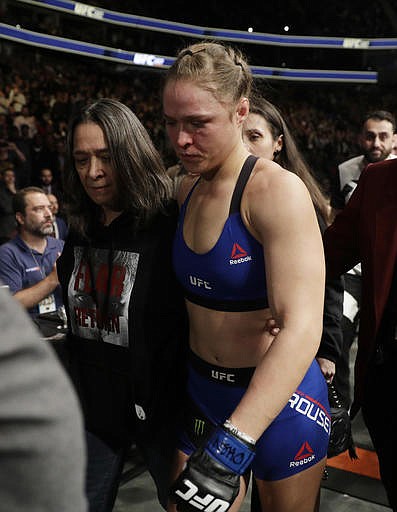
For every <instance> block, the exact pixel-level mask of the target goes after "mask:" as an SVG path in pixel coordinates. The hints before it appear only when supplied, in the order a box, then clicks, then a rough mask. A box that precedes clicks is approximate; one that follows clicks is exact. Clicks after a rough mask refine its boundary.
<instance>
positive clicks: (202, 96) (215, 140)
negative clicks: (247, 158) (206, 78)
mask: <svg viewBox="0 0 397 512" xmlns="http://www.w3.org/2000/svg"><path fill="white" fill-rule="evenodd" d="M245 101H246V100H244V99H242V100H240V102H239V103H238V104H237V105H233V106H232V105H231V104H228V103H221V102H220V101H218V100H217V98H216V97H215V96H214V94H213V93H212V92H211V91H208V90H206V89H204V88H203V87H200V86H199V85H197V84H195V83H194V82H192V81H189V80H176V81H175V80H170V81H169V82H168V83H167V85H166V86H165V89H164V94H163V108H164V118H165V123H166V129H167V134H168V137H169V139H170V142H171V144H172V146H173V148H174V150H175V153H176V155H177V157H178V159H179V160H180V161H181V162H182V164H183V166H184V168H185V169H186V170H187V171H188V172H192V173H200V174H202V173H206V172H210V171H214V170H217V169H218V168H219V167H220V166H221V165H222V163H223V162H224V161H225V160H226V159H227V157H228V155H229V154H230V152H231V151H232V149H233V148H234V147H235V146H236V145H237V144H239V143H241V127H242V123H243V121H244V119H245V117H246V115H247V113H248V102H247V106H245V103H244V102H245Z"/></svg>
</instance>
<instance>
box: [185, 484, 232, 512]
mask: <svg viewBox="0 0 397 512" xmlns="http://www.w3.org/2000/svg"><path fill="white" fill-rule="evenodd" d="M183 483H184V484H185V485H186V487H187V488H188V489H187V491H186V492H182V491H180V490H179V489H178V490H177V491H175V494H177V495H178V496H179V497H180V498H182V499H183V500H185V501H187V502H188V503H190V505H192V506H193V507H195V508H197V509H198V510H204V512H226V510H227V509H228V508H229V507H230V504H229V503H228V502H227V501H225V500H221V499H219V498H215V497H214V496H212V494H207V495H206V496H204V498H201V497H200V496H198V494H197V493H198V490H199V489H198V487H197V486H196V485H194V483H192V482H191V481H190V480H187V479H185V480H184V481H183Z"/></svg>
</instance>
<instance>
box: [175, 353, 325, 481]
mask: <svg viewBox="0 0 397 512" xmlns="http://www.w3.org/2000/svg"><path fill="white" fill-rule="evenodd" d="M254 370H255V368H222V367H219V366H213V365H211V364H209V363H207V362H205V361H203V360H202V359H200V358H199V357H197V356H196V355H195V354H193V353H192V352H191V353H190V358H189V374H188V400H189V403H187V404H186V407H185V417H184V424H183V427H182V428H181V432H180V435H179V449H180V450H182V451H183V452H184V453H186V454H187V455H190V454H191V453H192V452H193V451H195V450H196V448H197V446H198V445H200V444H201V443H205V440H206V438H207V437H208V435H209V434H210V432H211V430H212V428H213V427H214V426H216V425H219V424H222V423H224V421H225V420H226V419H227V418H228V417H229V416H230V415H231V413H232V412H233V411H234V409H235V408H236V406H237V404H238V403H239V402H240V400H241V398H242V396H243V394H244V393H245V390H246V388H247V387H248V385H249V381H250V379H251V376H252V374H253V372H254ZM280 371H282V370H280ZM330 430H331V419H330V411H329V403H328V390H327V385H326V382H325V379H324V377H323V375H322V373H321V371H320V367H319V365H318V363H317V361H316V360H314V361H313V362H312V364H311V366H310V368H309V370H308V371H307V373H306V375H305V377H304V379H303V380H302V382H301V384H300V385H299V386H298V389H297V390H296V392H295V393H294V394H293V395H292V397H291V398H290V400H289V401H288V403H287V405H286V406H285V407H284V409H283V410H282V411H281V412H280V414H279V415H278V416H277V418H276V419H275V420H274V421H273V422H272V424H271V425H270V426H269V427H268V428H267V429H266V431H265V432H264V433H263V434H262V436H261V437H260V438H259V439H258V441H257V443H256V455H255V458H254V460H253V463H252V467H251V469H252V472H253V474H254V476H255V477H256V478H258V479H260V480H266V481H274V480H281V479H283V478H288V477H290V476H292V475H294V474H296V473H299V472H301V471H304V470H305V469H307V468H309V467H310V466H313V465H314V464H316V463H317V462H319V461H320V460H321V459H323V458H324V457H325V456H326V455H327V448H328V441H329V434H330Z"/></svg>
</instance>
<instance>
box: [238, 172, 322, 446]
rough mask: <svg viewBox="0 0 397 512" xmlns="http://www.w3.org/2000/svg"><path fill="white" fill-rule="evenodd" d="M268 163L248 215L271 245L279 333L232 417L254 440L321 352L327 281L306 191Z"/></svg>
mask: <svg viewBox="0 0 397 512" xmlns="http://www.w3.org/2000/svg"><path fill="white" fill-rule="evenodd" d="M259 163H260V165H263V164H262V162H259ZM265 165H266V168H263V169H262V170H261V169H260V168H259V169H258V171H257V173H256V175H255V176H254V177H253V179H252V180H251V182H250V184H249V185H248V186H247V189H246V198H245V200H244V201H243V209H245V211H243V212H242V213H243V215H244V214H245V216H246V218H245V220H246V222H247V225H248V227H249V228H251V231H252V233H253V234H254V236H256V237H257V239H258V240H260V242H261V243H262V244H263V247H264V254H265V266H266V279H267V287H268V295H269V303H270V307H271V311H272V315H273V317H274V318H275V319H276V321H277V324H278V325H279V326H280V332H279V334H278V336H277V337H276V339H275V340H274V342H273V344H272V345H271V347H270V349H269V350H268V352H267V353H266V354H265V356H264V357H263V359H262V361H261V362H260V364H259V365H258V367H257V369H256V371H255V373H254V376H253V378H252V380H251V383H250V386H249V388H248V389H247V391H246V393H245V395H244V397H243V399H242V400H241V402H240V403H239V405H238V406H237V408H236V409H235V411H234V412H233V414H232V416H231V418H230V420H231V422H232V423H233V425H235V426H236V427H237V428H238V429H239V430H240V431H243V432H246V433H247V434H249V435H250V436H252V437H253V438H254V439H257V438H259V436H260V435H261V434H262V432H263V431H264V430H265V429H266V428H267V427H268V426H269V425H270V423H271V422H272V421H273V420H274V418H275V417H276V416H277V415H278V414H279V412H280V411H281V409H282V408H283V407H284V406H285V404H286V403H287V401H288V399H289V398H290V397H291V396H292V394H293V392H294V391H295V390H296V388H297V386H298V385H299V383H300V382H301V381H302V379H303V377H304V375H305V373H306V371H307V369H308V367H309V366H310V364H311V362H312V360H313V358H314V357H315V355H316V352H317V350H318V346H319V343H320V339H321V332H322V316H323V304H324V281H325V269H324V255H323V245H322V240H321V234H320V230H319V227H318V223H317V219H316V215H315V212H314V208H313V205H312V201H311V199H310V196H309V193H308V191H307V189H306V187H305V186H304V185H303V183H302V182H301V180H300V179H299V178H298V177H297V176H295V175H293V174H292V173H289V172H286V171H284V170H281V169H280V168H279V167H278V166H277V167H276V166H269V165H268V164H265ZM244 205H246V206H244Z"/></svg>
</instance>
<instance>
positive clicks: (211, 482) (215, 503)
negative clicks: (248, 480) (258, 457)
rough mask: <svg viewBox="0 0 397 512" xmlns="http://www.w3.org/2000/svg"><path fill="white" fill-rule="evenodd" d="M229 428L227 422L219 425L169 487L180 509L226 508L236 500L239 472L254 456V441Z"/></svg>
mask: <svg viewBox="0 0 397 512" xmlns="http://www.w3.org/2000/svg"><path fill="white" fill-rule="evenodd" d="M230 428H231V429H232V430H233V427H232V426H230V427H229V426H227V423H226V424H225V425H224V426H219V427H217V428H216V429H215V430H214V432H213V433H212V435H211V436H210V438H209V440H208V442H207V443H206V444H205V445H204V446H203V447H201V448H199V449H198V450H196V451H195V452H194V453H193V454H192V455H191V457H190V458H189V460H188V461H187V464H186V468H185V469H184V470H183V471H182V473H181V474H180V475H179V477H178V479H177V480H176V482H175V483H174V484H173V486H172V487H171V491H170V499H171V501H173V502H175V503H177V509H178V510H180V511H182V512H189V511H195V512H197V509H198V510H202V511H204V512H212V511H216V512H226V510H228V509H229V508H230V507H231V505H232V504H233V502H234V500H235V499H236V497H237V495H238V493H239V490H240V475H243V474H244V473H245V472H246V470H247V469H248V467H249V466H250V464H251V462H252V459H253V458H254V455H255V443H254V442H253V441H252V442H248V441H247V440H245V439H242V438H241V437H240V436H239V434H241V433H239V432H238V430H237V429H234V431H233V432H232V431H231V430H230ZM243 436H244V435H243ZM247 437H248V436H247Z"/></svg>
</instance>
